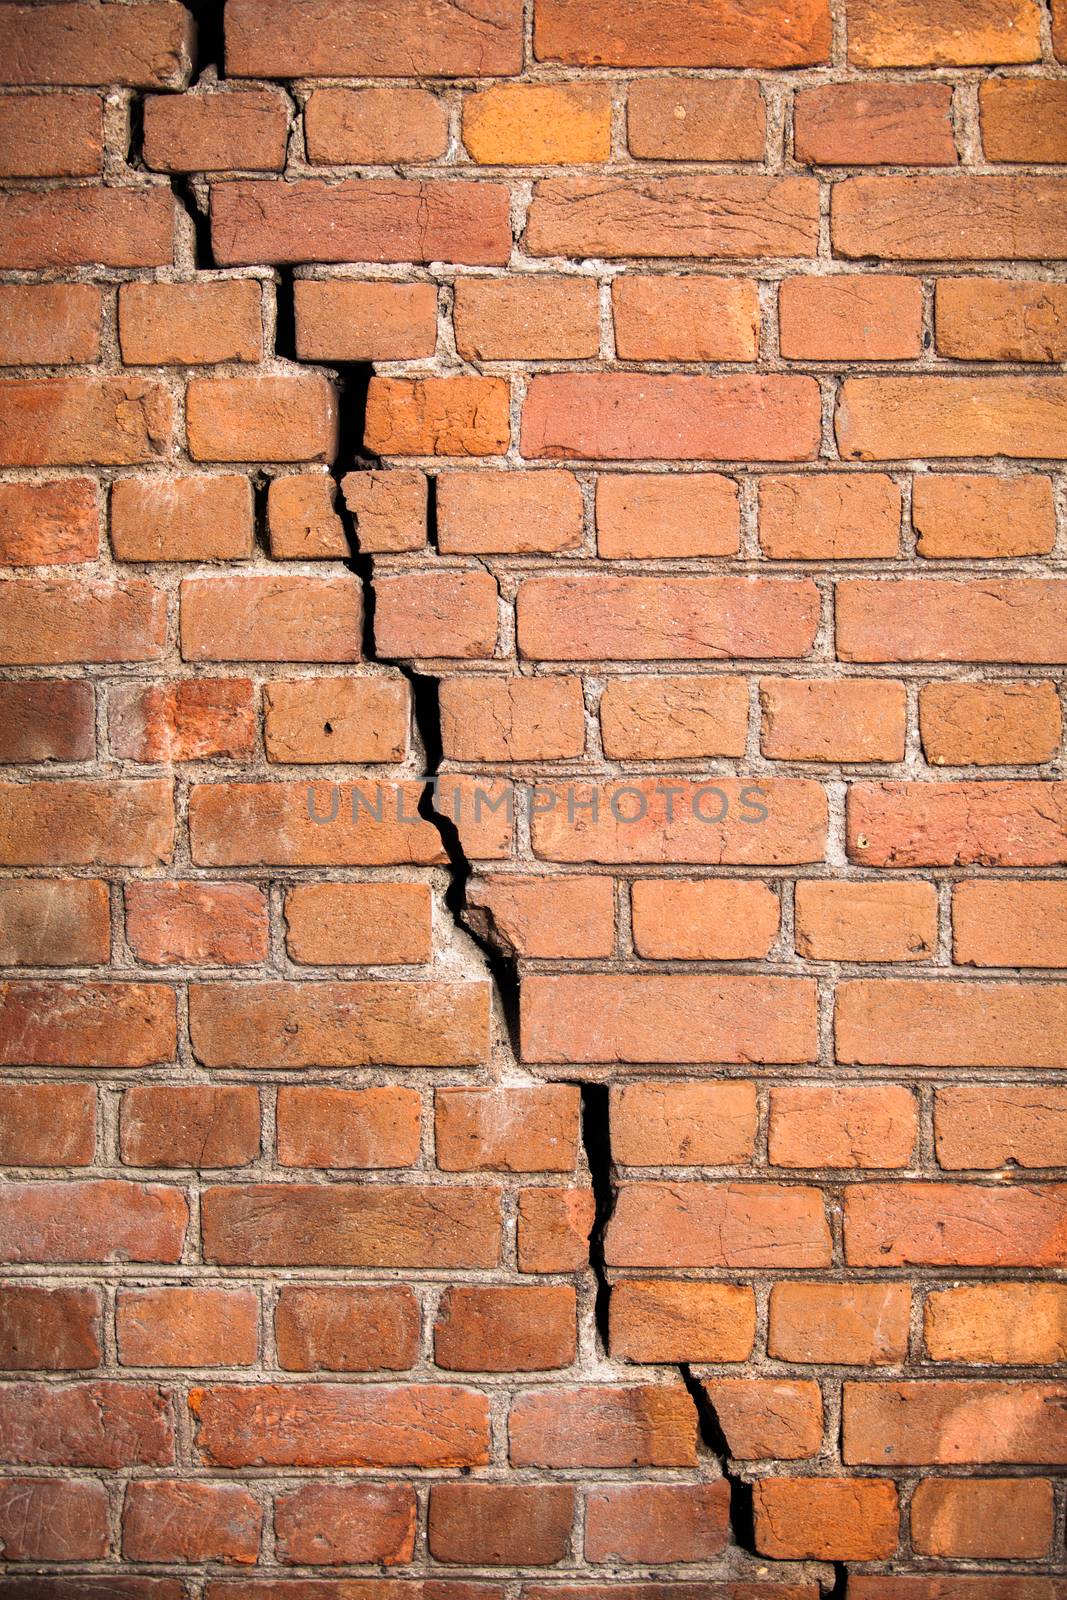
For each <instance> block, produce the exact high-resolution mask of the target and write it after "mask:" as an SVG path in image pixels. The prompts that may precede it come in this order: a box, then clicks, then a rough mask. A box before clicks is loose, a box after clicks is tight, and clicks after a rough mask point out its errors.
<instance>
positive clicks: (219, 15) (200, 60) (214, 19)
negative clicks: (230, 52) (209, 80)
mask: <svg viewBox="0 0 1067 1600" xmlns="http://www.w3.org/2000/svg"><path fill="white" fill-rule="evenodd" d="M183 4H184V6H185V9H186V11H188V12H189V13H190V15H191V16H192V19H193V21H194V22H195V23H196V40H195V43H194V46H193V70H192V73H191V74H190V78H189V81H190V83H196V82H198V81H199V79H200V78H201V77H202V76H203V75H204V73H205V72H207V71H213V72H214V74H215V76H216V77H218V78H224V77H225V76H226V72H225V65H224V63H225V59H226V40H225V26H224V18H225V5H224V0H183Z"/></svg>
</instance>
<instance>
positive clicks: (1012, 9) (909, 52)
mask: <svg viewBox="0 0 1067 1600" xmlns="http://www.w3.org/2000/svg"><path fill="white" fill-rule="evenodd" d="M848 33H849V60H850V61H851V62H852V63H853V64H854V65H855V66H859V67H925V66H931V67H966V66H985V65H994V64H999V63H1001V62H1013V61H1036V60H1037V59H1038V58H1039V56H1040V54H1041V38H1040V12H1039V8H1038V6H1037V4H1036V3H1035V0H941V3H940V4H939V5H938V6H937V7H936V9H928V8H926V7H916V6H915V5H913V4H911V3H910V0H849V6H848Z"/></svg>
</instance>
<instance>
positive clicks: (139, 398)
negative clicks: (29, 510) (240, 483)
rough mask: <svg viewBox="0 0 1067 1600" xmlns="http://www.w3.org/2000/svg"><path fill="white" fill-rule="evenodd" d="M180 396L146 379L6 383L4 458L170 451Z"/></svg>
mask: <svg viewBox="0 0 1067 1600" xmlns="http://www.w3.org/2000/svg"><path fill="white" fill-rule="evenodd" d="M172 428H173V402H172V401H171V397H170V395H169V393H168V392H167V390H166V388H165V387H164V386H163V384H162V383H155V382H149V381H147V380H143V379H140V378H131V377H125V378H47V379H22V380H11V381H4V382H0V462H2V463H3V464H4V465H5V466H11V467H47V466H79V465H81V464H82V463H96V464H99V465H101V466H116V467H130V466H136V465H138V464H139V463H141V462H144V461H154V460H156V459H157V458H158V457H160V456H164V455H166V454H167V453H168V452H169V450H170V445H171V437H172Z"/></svg>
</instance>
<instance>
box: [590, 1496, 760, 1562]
mask: <svg viewBox="0 0 1067 1600" xmlns="http://www.w3.org/2000/svg"><path fill="white" fill-rule="evenodd" d="M729 1536H730V1486H729V1484H728V1483H727V1482H726V1479H725V1478H718V1479H716V1480H715V1481H714V1482H713V1483H693V1484H667V1483H626V1484H611V1485H607V1486H605V1487H603V1488H599V1489H592V1490H590V1491H589V1492H588V1493H587V1495H586V1502H585V1554H586V1559H587V1560H589V1561H624V1562H656V1563H666V1562H673V1561H704V1560H707V1559H709V1558H710V1557H713V1556H717V1555H719V1554H720V1553H721V1551H722V1550H723V1549H724V1548H725V1546H726V1543H727V1540H728V1539H729Z"/></svg>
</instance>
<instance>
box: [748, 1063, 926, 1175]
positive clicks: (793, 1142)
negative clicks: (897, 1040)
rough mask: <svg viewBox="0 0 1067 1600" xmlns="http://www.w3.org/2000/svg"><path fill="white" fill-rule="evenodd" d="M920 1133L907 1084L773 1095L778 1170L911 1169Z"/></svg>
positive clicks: (813, 1087)
mask: <svg viewBox="0 0 1067 1600" xmlns="http://www.w3.org/2000/svg"><path fill="white" fill-rule="evenodd" d="M918 1128H919V1112H918V1103H917V1101H916V1099H915V1096H914V1095H913V1094H912V1092H911V1090H910V1089H906V1088H905V1087H904V1086H903V1084H890V1083H877V1084H833V1085H822V1084H796V1085H791V1086H789V1087H788V1088H785V1087H783V1088H774V1089H772V1090H771V1116H770V1128H769V1153H770V1161H771V1165H772V1166H775V1167H875V1168H880V1167H906V1166H908V1165H909V1163H910V1162H911V1160H912V1156H913V1153H914V1150H915V1139H916V1135H917V1133H918Z"/></svg>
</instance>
